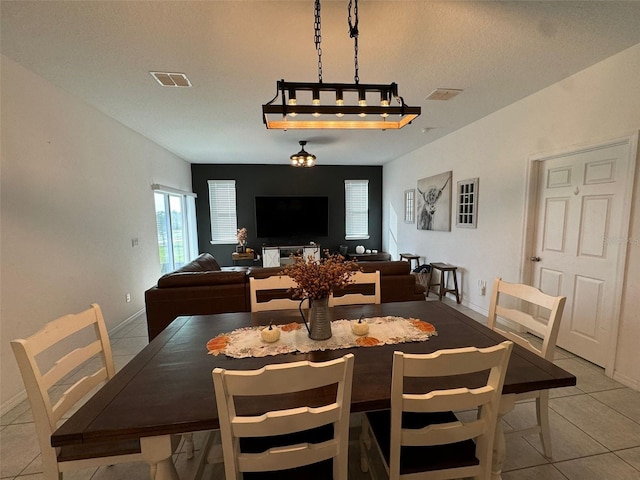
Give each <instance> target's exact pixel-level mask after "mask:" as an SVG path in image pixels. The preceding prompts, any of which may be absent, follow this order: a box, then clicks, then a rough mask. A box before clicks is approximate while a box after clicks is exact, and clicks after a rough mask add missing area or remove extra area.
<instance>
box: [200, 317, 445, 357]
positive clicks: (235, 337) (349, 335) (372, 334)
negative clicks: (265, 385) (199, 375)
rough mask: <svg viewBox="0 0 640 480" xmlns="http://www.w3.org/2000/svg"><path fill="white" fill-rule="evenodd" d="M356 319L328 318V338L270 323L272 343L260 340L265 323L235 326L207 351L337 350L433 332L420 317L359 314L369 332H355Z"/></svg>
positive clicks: (421, 337) (209, 344)
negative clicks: (274, 332) (274, 331)
mask: <svg viewBox="0 0 640 480" xmlns="http://www.w3.org/2000/svg"><path fill="white" fill-rule="evenodd" d="M357 321H358V320H347V319H341V320H335V321H333V322H331V332H332V336H331V338H329V339H327V340H312V339H310V338H309V335H308V332H307V329H306V328H305V326H304V324H301V323H295V322H294V323H288V324H285V325H276V326H274V328H275V327H277V328H279V329H280V338H279V339H278V341H276V342H274V343H267V342H265V341H263V340H262V338H261V336H260V331H261V330H262V329H263V328H266V327H265V326H258V327H244V328H238V329H236V330H234V331H232V332H229V333H223V334H221V335H218V336H217V337H215V338H212V339H211V340H209V342H207V350H208V351H209V354H210V355H219V354H220V353H223V354H225V355H227V356H228V357H233V358H247V357H266V356H268V355H279V354H281V353H293V352H300V353H307V352H312V351H315V350H337V349H339V348H351V347H375V346H378V345H385V344H396V343H405V342H416V341H423V340H428V339H429V337H431V336H433V335H437V334H438V333H437V332H436V329H435V327H434V326H433V325H431V324H430V323H428V322H425V321H423V320H418V319H415V318H403V317H393V316H387V317H371V318H363V319H362V321H363V322H367V323H368V324H369V333H368V334H367V335H363V336H358V335H355V334H354V333H353V332H352V331H351V325H352V323H353V322H357Z"/></svg>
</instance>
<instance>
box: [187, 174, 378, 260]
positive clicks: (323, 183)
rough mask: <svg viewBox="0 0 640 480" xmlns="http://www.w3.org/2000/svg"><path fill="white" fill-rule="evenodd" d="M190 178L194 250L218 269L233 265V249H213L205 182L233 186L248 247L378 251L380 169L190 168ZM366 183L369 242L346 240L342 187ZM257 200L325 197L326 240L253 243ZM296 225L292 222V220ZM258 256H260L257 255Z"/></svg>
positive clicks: (288, 239)
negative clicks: (300, 246)
mask: <svg viewBox="0 0 640 480" xmlns="http://www.w3.org/2000/svg"><path fill="white" fill-rule="evenodd" d="M191 175H192V181H193V191H194V193H196V194H197V195H198V197H197V199H196V215H197V219H198V247H199V249H200V252H209V253H211V254H212V255H213V256H214V257H215V258H216V260H218V262H219V263H220V265H231V264H232V261H231V253H232V252H234V251H235V245H212V244H211V221H210V218H209V190H208V185H207V181H208V180H235V181H236V208H237V212H238V227H239V228H240V227H246V228H247V230H248V240H247V246H248V247H251V248H253V249H255V250H258V251H260V249H261V248H262V245H263V244H266V245H291V244H299V243H308V242H311V241H313V242H315V243H318V244H320V246H321V247H322V249H323V250H324V249H325V248H328V249H329V250H330V251H332V252H334V251H337V250H338V246H339V245H348V246H349V251H350V252H353V251H355V247H356V245H364V246H365V248H370V249H377V250H382V167H381V166H375V167H371V166H367V167H360V166H338V165H333V166H332V165H320V166H316V167H313V168H294V167H290V166H288V165H230V164H215V165H203V164H192V165H191ZM345 180H369V236H370V238H369V239H368V240H350V241H346V240H345V239H344V222H345V220H344V181H345ZM256 195H326V196H328V197H329V235H328V236H327V237H322V238H308V239H291V238H273V239H271V238H270V239H266V238H257V237H256V219H255V196H256ZM292 221H295V219H292ZM259 253H260V252H259Z"/></svg>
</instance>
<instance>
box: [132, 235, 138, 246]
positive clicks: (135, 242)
mask: <svg viewBox="0 0 640 480" xmlns="http://www.w3.org/2000/svg"><path fill="white" fill-rule="evenodd" d="M137 246H138V237H134V238H132V239H131V248H133V247H137Z"/></svg>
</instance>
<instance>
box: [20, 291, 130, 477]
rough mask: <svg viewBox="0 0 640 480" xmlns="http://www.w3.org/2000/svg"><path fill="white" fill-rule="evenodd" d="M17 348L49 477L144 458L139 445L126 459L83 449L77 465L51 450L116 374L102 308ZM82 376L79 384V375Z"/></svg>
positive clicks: (61, 321)
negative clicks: (75, 413)
mask: <svg viewBox="0 0 640 480" xmlns="http://www.w3.org/2000/svg"><path fill="white" fill-rule="evenodd" d="M11 347H12V348H13V352H14V355H15V357H16V360H17V363H18V367H19V369H20V373H21V375H22V379H23V381H24V384H25V388H26V391H27V396H28V399H29V404H30V405H31V412H32V414H33V419H34V423H35V427H36V433H37V436H38V443H39V444H40V450H41V452H42V466H43V471H44V476H45V478H47V479H54V478H55V479H58V478H59V477H60V472H62V471H67V470H74V469H79V468H87V467H90V466H99V465H111V464H116V463H122V462H130V461H136V460H142V456H141V454H140V452H139V448H140V445H139V442H138V441H134V442H126V445H124V450H122V453H123V455H117V456H104V457H101V458H97V456H102V455H104V453H105V451H104V450H103V451H101V452H100V451H94V452H91V453H82V452H80V451H77V452H75V457H74V458H75V460H74V461H64V460H63V456H62V453H63V452H61V451H57V450H56V449H55V448H53V447H52V446H51V434H52V433H53V432H54V431H55V430H56V428H57V426H58V422H60V420H61V419H62V418H64V417H65V415H66V414H67V413H68V412H69V411H70V410H71V409H72V408H74V407H75V406H76V405H77V404H78V403H79V402H80V401H81V400H83V399H84V398H85V397H86V396H87V395H88V394H89V393H91V392H92V391H93V390H94V389H95V388H96V387H98V386H100V385H101V384H102V383H104V382H106V381H108V380H109V379H111V378H112V377H113V376H114V375H115V369H114V365H113V358H112V354H111V344H110V343H109V336H108V334H107V330H106V327H105V324H104V319H103V317H102V311H101V310H100V307H99V306H98V305H97V304H92V305H91V308H89V309H87V310H85V311H83V312H80V313H77V314H70V315H65V316H63V317H60V318H58V319H56V320H53V321H51V322H49V323H47V324H46V325H45V326H44V327H43V328H42V329H40V330H39V331H38V332H36V333H34V334H33V335H31V336H30V337H27V338H25V339H17V340H13V341H12V342H11ZM52 357H55V358H52ZM80 369H81V370H80ZM80 375H82V376H81V377H80V378H79V379H77V380H75V381H74V376H80ZM67 383H70V384H71V386H69V385H67ZM60 384H64V387H65V391H64V393H62V395H61V396H60V398H59V399H58V400H57V401H55V399H54V397H55V394H54V391H55V390H56V388H55V387H58V389H59V385H60ZM122 446H123V445H119V446H118V448H117V451H119V450H120V447H122ZM107 447H108V446H106V445H105V449H106V448H107ZM92 455H94V456H92ZM59 456H60V457H59Z"/></svg>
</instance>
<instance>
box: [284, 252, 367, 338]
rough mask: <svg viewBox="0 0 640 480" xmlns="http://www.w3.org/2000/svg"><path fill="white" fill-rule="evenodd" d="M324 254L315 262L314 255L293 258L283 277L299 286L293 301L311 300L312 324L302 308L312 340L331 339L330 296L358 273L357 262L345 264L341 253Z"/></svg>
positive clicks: (293, 293)
mask: <svg viewBox="0 0 640 480" xmlns="http://www.w3.org/2000/svg"><path fill="white" fill-rule="evenodd" d="M324 255H325V257H324V258H322V259H320V260H316V259H315V258H314V256H313V255H309V256H308V257H307V258H305V257H304V255H292V256H291V258H292V259H293V263H292V264H290V265H287V266H286V267H285V269H284V274H285V275H289V276H290V277H291V278H293V280H295V282H296V283H297V287H295V288H293V289H292V290H293V292H292V296H293V298H309V302H310V304H309V307H310V308H309V321H308V322H307V319H306V318H305V316H304V313H303V312H302V309H300V314H301V315H302V320H303V321H304V324H305V326H306V327H307V331H308V332H309V338H311V339H313V340H327V339H328V338H331V316H332V315H331V310H332V309H330V308H329V305H328V302H329V295H330V294H331V292H333V290H334V289H336V288H343V287H345V286H347V285H348V284H349V283H351V280H350V278H351V276H352V275H353V274H354V273H355V272H356V270H357V264H356V263H355V262H351V261H349V262H345V260H344V257H343V256H342V255H340V254H338V253H336V254H333V255H331V254H329V251H328V250H325V251H324Z"/></svg>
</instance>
